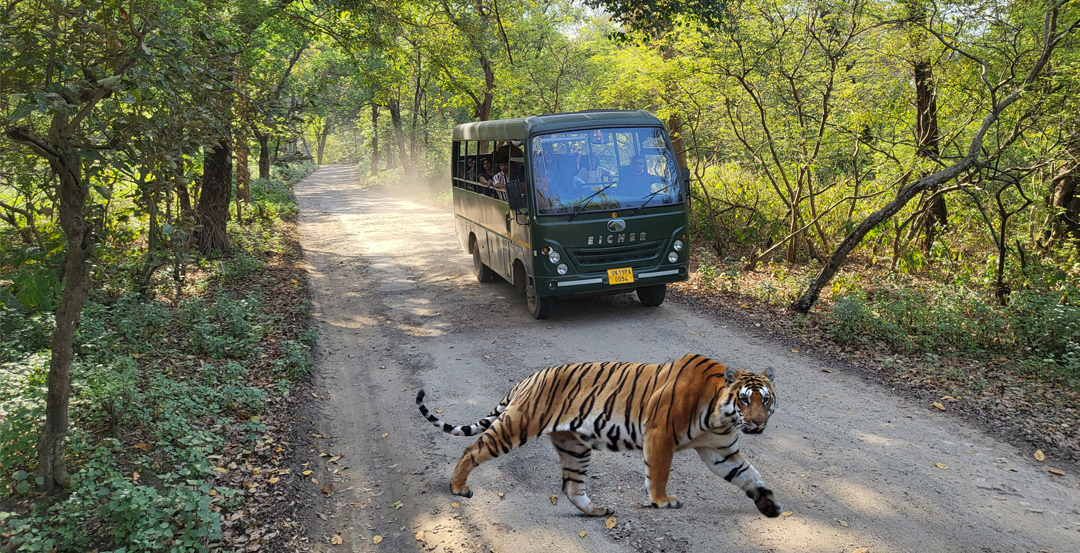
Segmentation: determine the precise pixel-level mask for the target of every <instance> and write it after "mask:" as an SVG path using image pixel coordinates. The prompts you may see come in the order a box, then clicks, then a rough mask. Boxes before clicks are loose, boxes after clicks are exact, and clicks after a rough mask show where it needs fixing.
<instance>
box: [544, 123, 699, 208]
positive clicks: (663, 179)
mask: <svg viewBox="0 0 1080 553" xmlns="http://www.w3.org/2000/svg"><path fill="white" fill-rule="evenodd" d="M530 150H531V163H532V174H533V182H534V185H535V190H536V206H537V213H538V214H540V215H554V214H566V213H569V214H573V213H578V212H588V211H597V210H612V209H626V208H636V207H641V206H643V205H645V204H648V205H650V206H657V205H664V204H673V203H681V202H682V201H683V198H682V194H681V192H682V191H681V190H680V189H679V186H678V166H677V164H676V163H675V155H674V154H673V153H672V151H671V148H670V146H668V142H667V139H666V138H665V137H664V132H663V130H662V129H661V128H659V127H641V128H615V129H593V130H585V131H573V132H561V133H553V134H542V135H537V136H535V137H533V139H532V143H531V148H530Z"/></svg>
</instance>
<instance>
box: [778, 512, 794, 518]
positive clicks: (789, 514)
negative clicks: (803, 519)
mask: <svg viewBox="0 0 1080 553" xmlns="http://www.w3.org/2000/svg"><path fill="white" fill-rule="evenodd" d="M792 514H793V513H792V512H791V511H784V512H782V513H780V516H782V517H789V516H791V515H792Z"/></svg>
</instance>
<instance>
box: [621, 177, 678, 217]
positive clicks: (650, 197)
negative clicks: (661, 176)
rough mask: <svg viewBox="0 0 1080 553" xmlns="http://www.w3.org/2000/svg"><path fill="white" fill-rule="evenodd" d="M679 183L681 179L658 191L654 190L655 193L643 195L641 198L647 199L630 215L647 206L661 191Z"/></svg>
mask: <svg viewBox="0 0 1080 553" xmlns="http://www.w3.org/2000/svg"><path fill="white" fill-rule="evenodd" d="M677 184H679V181H677V180H676V181H675V182H673V183H671V184H669V185H667V186H665V187H663V188H661V189H660V190H657V191H656V192H653V193H651V194H649V195H648V196H642V197H641V198H642V199H643V200H645V201H644V202H641V205H639V206H637V207H635V208H634V210H633V211H631V212H630V215H633V214H635V213H637V212H638V210H639V209H641V208H643V207H645V206H646V205H648V204H649V202H651V201H652V199H653V198H655V197H656V195H657V194H659V193H661V192H664V191H666V190H668V189H670V188H671V187H672V186H675V185H677Z"/></svg>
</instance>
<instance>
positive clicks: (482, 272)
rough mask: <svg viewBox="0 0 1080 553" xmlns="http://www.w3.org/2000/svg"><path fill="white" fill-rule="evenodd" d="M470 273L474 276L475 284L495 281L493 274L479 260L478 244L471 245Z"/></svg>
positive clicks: (489, 268)
mask: <svg viewBox="0 0 1080 553" xmlns="http://www.w3.org/2000/svg"><path fill="white" fill-rule="evenodd" d="M472 272H473V274H474V275H476V280H477V282H491V281H492V280H495V273H494V272H493V271H492V270H491V267H488V266H487V265H484V262H483V261H481V260H480V244H476V243H473V249H472Z"/></svg>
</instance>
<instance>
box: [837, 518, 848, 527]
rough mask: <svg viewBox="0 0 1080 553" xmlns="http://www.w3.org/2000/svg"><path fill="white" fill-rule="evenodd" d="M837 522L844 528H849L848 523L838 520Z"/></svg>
mask: <svg viewBox="0 0 1080 553" xmlns="http://www.w3.org/2000/svg"><path fill="white" fill-rule="evenodd" d="M836 522H839V523H840V526H843V527H844V528H847V523H846V522H844V521H842V520H837V521H836Z"/></svg>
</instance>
